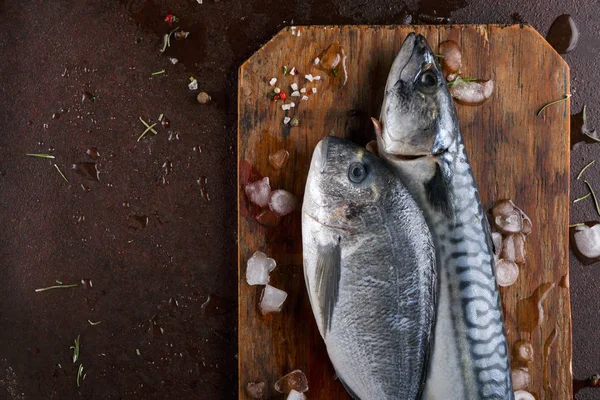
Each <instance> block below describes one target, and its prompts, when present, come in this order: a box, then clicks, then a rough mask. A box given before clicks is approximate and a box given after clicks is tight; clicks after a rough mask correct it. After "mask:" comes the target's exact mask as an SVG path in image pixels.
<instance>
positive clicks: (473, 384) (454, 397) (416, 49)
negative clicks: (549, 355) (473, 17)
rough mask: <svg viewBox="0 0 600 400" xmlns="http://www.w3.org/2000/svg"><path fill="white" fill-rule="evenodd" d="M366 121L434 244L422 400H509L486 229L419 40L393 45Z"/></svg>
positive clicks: (435, 72)
mask: <svg viewBox="0 0 600 400" xmlns="http://www.w3.org/2000/svg"><path fill="white" fill-rule="evenodd" d="M374 123H375V130H376V133H377V142H378V143H377V144H378V151H379V155H380V157H382V158H383V159H384V160H385V162H386V163H388V165H390V166H391V167H393V168H394V169H395V171H396V172H397V173H398V175H399V176H400V178H401V179H402V181H403V182H404V184H405V185H406V186H407V187H408V188H409V190H410V191H411V193H412V194H413V196H414V197H415V199H417V202H418V203H419V205H420V206H421V208H422V209H423V212H424V214H425V218H426V219H427V223H428V224H429V227H430V229H431V232H432V234H433V238H434V243H435V246H436V253H437V265H438V268H439V270H438V280H439V284H440V286H439V294H438V299H437V311H436V315H437V317H436V323H435V331H434V337H433V348H432V354H431V359H430V365H429V368H428V376H427V381H426V384H425V390H424V394H423V399H426V400H484V399H486V400H491V399H497V400H500V399H502V400H506V399H509V400H512V399H514V393H513V389H512V382H511V373H510V360H509V352H508V344H507V340H506V329H505V326H504V317H503V315H502V307H501V303H500V302H501V300H500V295H499V292H498V286H497V283H496V275H495V266H494V257H493V251H492V243H491V234H490V227H489V224H488V221H487V219H486V218H485V215H484V212H483V209H482V206H481V202H480V199H479V192H478V190H477V186H476V184H475V181H474V179H473V174H472V171H471V166H470V164H469V160H468V157H467V154H466V152H465V146H464V143H463V139H462V135H461V133H460V130H459V124H458V119H457V116H456V110H455V108H454V102H453V100H452V98H451V96H450V94H449V92H448V87H447V85H446V82H445V80H444V77H443V75H442V73H441V69H440V67H439V65H438V63H437V61H436V59H435V56H434V54H433V52H432V51H431V49H430V48H429V45H428V44H427V41H426V39H425V38H424V37H423V36H421V35H415V34H409V35H408V37H407V38H406V40H405V42H404V44H403V45H402V47H401V49H400V52H399V53H398V55H397V56H396V58H395V60H394V63H393V65H392V68H391V71H390V74H389V76H388V80H387V84H386V88H385V95H384V101H383V105H382V109H381V117H380V122H378V121H376V120H374Z"/></svg>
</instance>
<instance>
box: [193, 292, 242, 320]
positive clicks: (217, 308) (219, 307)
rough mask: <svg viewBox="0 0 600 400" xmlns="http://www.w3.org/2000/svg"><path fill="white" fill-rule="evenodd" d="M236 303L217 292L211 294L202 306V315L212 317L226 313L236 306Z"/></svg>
mask: <svg viewBox="0 0 600 400" xmlns="http://www.w3.org/2000/svg"><path fill="white" fill-rule="evenodd" d="M234 305H235V303H234V302H232V301H230V300H227V299H225V298H223V297H221V296H219V295H216V294H214V293H213V294H209V295H208V298H207V299H206V301H205V302H204V303H202V306H201V307H200V310H201V313H202V315H204V316H206V317H210V316H213V315H220V314H225V313H227V312H229V311H231V309H232V308H233V307H234Z"/></svg>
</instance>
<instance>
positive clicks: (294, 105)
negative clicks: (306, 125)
mask: <svg viewBox="0 0 600 400" xmlns="http://www.w3.org/2000/svg"><path fill="white" fill-rule="evenodd" d="M293 107H296V103H294V102H293V101H292V102H291V103H290V108H293ZM288 110H289V109H288Z"/></svg>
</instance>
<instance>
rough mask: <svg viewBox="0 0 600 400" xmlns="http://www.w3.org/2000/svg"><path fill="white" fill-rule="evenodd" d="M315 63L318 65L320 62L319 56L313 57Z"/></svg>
mask: <svg viewBox="0 0 600 400" xmlns="http://www.w3.org/2000/svg"><path fill="white" fill-rule="evenodd" d="M314 62H315V65H319V63H320V62H321V59H320V58H319V57H317V58H315V61H314Z"/></svg>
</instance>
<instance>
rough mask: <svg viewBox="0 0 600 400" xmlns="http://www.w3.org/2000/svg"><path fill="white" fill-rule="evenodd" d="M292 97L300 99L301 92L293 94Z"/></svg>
mask: <svg viewBox="0 0 600 400" xmlns="http://www.w3.org/2000/svg"><path fill="white" fill-rule="evenodd" d="M292 97H300V92H299V91H297V90H296V91H295V92H292Z"/></svg>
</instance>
